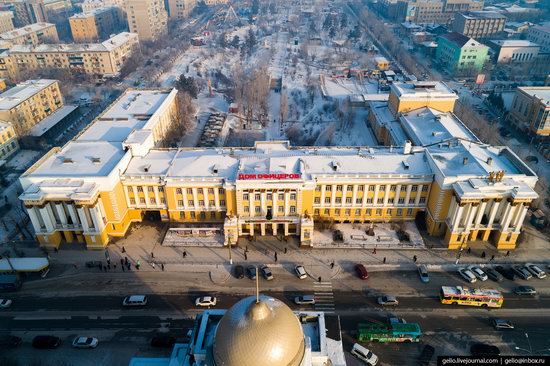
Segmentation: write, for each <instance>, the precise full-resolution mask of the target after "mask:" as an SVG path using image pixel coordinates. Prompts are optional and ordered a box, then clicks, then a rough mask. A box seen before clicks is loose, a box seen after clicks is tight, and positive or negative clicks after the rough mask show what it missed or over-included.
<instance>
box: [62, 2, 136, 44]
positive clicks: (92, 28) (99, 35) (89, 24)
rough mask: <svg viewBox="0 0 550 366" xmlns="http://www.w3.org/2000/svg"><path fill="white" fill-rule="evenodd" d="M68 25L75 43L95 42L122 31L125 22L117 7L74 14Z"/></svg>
mask: <svg viewBox="0 0 550 366" xmlns="http://www.w3.org/2000/svg"><path fill="white" fill-rule="evenodd" d="M69 25H70V26H71V34H72V36H73V40H74V41H75V42H96V41H100V40H104V39H107V38H109V36H110V35H111V34H114V33H118V32H119V31H120V30H122V29H123V28H124V27H125V20H123V18H122V11H121V9H120V8H119V7H118V6H108V7H103V8H97V9H94V10H91V11H87V12H84V13H79V14H75V15H73V16H72V17H70V18H69Z"/></svg>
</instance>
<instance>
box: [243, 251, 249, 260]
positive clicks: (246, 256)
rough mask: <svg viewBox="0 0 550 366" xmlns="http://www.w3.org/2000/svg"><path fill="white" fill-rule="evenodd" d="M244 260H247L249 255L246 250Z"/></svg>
mask: <svg viewBox="0 0 550 366" xmlns="http://www.w3.org/2000/svg"><path fill="white" fill-rule="evenodd" d="M244 260H245V261H247V260H248V255H247V254H246V252H244Z"/></svg>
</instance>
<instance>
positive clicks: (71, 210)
mask: <svg viewBox="0 0 550 366" xmlns="http://www.w3.org/2000/svg"><path fill="white" fill-rule="evenodd" d="M67 211H69V216H71V219H72V220H73V225H74V226H75V227H79V226H80V220H79V219H78V214H77V213H76V209H75V207H74V205H73V204H72V203H70V204H69V205H67Z"/></svg>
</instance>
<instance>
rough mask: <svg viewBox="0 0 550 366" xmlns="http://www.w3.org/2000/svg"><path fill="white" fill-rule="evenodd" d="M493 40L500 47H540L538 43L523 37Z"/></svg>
mask: <svg viewBox="0 0 550 366" xmlns="http://www.w3.org/2000/svg"><path fill="white" fill-rule="evenodd" d="M491 42H492V43H494V44H495V45H497V46H500V47H540V46H539V45H538V44H537V43H534V42H531V41H527V40H521V39H499V40H493V41H491Z"/></svg>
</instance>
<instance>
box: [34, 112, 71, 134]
mask: <svg viewBox="0 0 550 366" xmlns="http://www.w3.org/2000/svg"><path fill="white" fill-rule="evenodd" d="M76 108H78V107H77V106H75V105H65V106H63V107H61V108H59V109H58V110H56V111H55V112H53V113H52V114H50V115H49V116H48V117H46V118H44V119H43V120H42V121H40V122H38V123H37V124H36V125H34V127H33V128H32V129H31V131H30V133H29V135H31V136H35V137H40V136H42V135H43V134H45V133H46V132H48V130H49V129H50V128H52V127H54V126H55V125H56V124H58V123H59V122H60V121H61V120H63V118H65V117H67V116H68V115H69V114H70V113H72V112H73V111H74V110H75V109H76Z"/></svg>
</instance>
